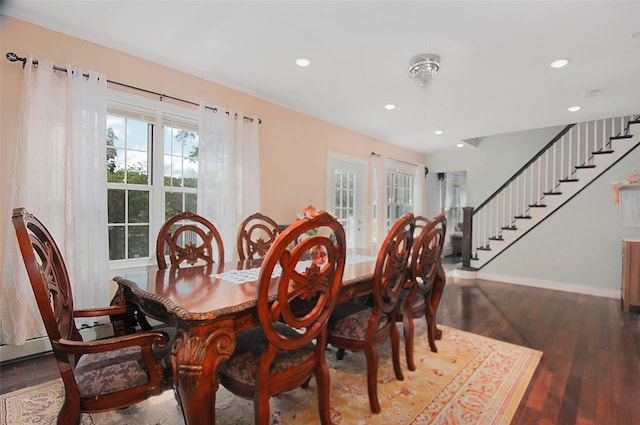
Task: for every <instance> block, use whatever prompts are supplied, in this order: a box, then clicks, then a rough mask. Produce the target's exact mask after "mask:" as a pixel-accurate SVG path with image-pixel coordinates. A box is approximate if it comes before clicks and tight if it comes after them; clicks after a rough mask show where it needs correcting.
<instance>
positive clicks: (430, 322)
mask: <svg viewBox="0 0 640 425" xmlns="http://www.w3.org/2000/svg"><path fill="white" fill-rule="evenodd" d="M426 307H427V308H426V310H427V311H426V312H425V316H426V319H427V335H428V337H429V347H430V348H431V351H432V352H434V353H437V352H438V347H437V346H436V318H435V315H434V314H433V309H432V308H431V305H430V304H427V305H426ZM440 335H441V336H442V332H441V333H440Z"/></svg>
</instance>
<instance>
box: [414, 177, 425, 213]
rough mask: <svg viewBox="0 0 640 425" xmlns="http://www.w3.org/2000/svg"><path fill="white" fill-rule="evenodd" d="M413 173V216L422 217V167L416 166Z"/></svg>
mask: <svg viewBox="0 0 640 425" xmlns="http://www.w3.org/2000/svg"><path fill="white" fill-rule="evenodd" d="M415 168H416V169H415V170H414V173H413V215H414V216H416V217H418V216H420V215H424V179H425V175H424V167H421V166H419V165H416V167H415Z"/></svg>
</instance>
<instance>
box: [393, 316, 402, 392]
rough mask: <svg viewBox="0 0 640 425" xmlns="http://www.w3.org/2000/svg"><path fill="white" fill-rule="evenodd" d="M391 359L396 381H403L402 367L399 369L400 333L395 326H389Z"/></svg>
mask: <svg viewBox="0 0 640 425" xmlns="http://www.w3.org/2000/svg"><path fill="white" fill-rule="evenodd" d="M391 357H392V359H393V370H394V372H395V373H396V379H397V380H398V381H403V380H404V375H403V374H402V367H400V332H398V328H397V327H396V326H391Z"/></svg>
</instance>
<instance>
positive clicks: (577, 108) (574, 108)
mask: <svg viewBox="0 0 640 425" xmlns="http://www.w3.org/2000/svg"><path fill="white" fill-rule="evenodd" d="M580 109H582V106H580V105H575V106H570V107H569V109H568V110H569V112H578V111H579V110H580Z"/></svg>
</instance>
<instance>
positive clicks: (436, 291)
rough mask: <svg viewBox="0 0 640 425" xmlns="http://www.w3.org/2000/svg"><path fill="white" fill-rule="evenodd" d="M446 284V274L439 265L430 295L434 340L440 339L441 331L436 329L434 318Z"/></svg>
mask: <svg viewBox="0 0 640 425" xmlns="http://www.w3.org/2000/svg"><path fill="white" fill-rule="evenodd" d="M446 282H447V274H446V272H445V271H444V268H443V267H442V264H440V268H439V269H438V273H437V275H436V280H435V282H434V288H433V292H432V293H431V300H430V301H431V302H430V304H431V308H432V310H433V317H434V324H433V327H434V329H435V332H434V337H435V339H442V329H438V328H437V327H436V325H435V316H436V314H437V313H438V305H440V298H442V292H443V291H444V286H445V284H446Z"/></svg>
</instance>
